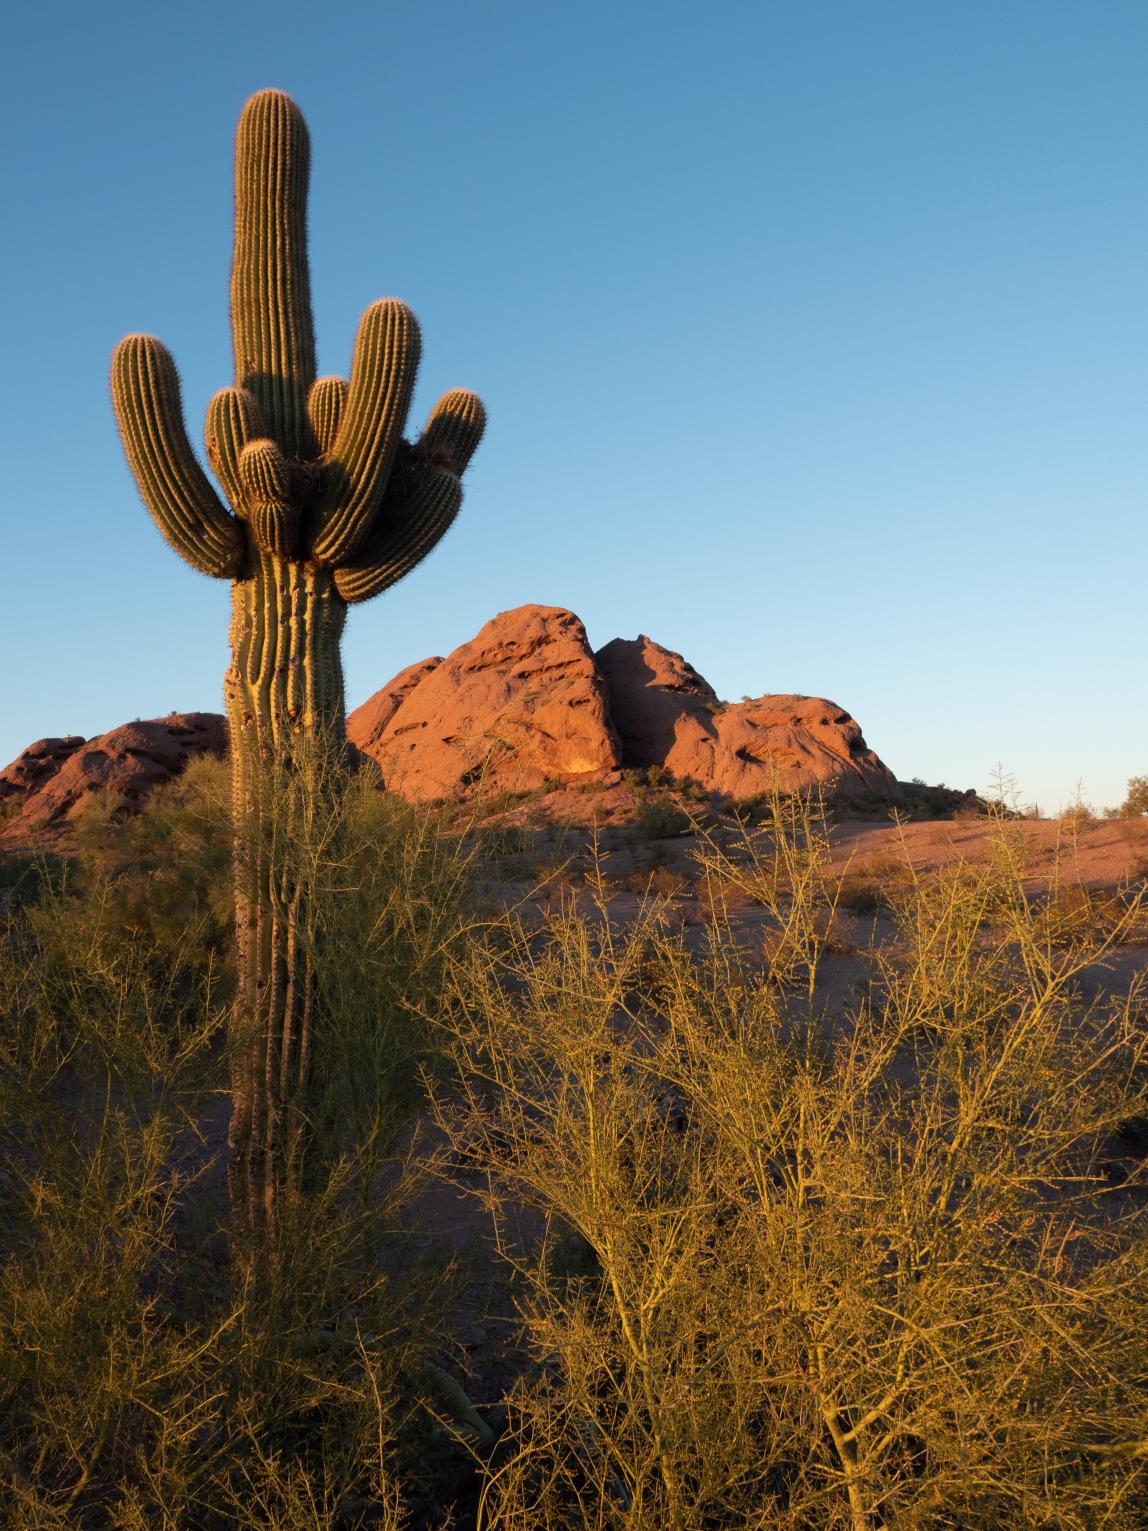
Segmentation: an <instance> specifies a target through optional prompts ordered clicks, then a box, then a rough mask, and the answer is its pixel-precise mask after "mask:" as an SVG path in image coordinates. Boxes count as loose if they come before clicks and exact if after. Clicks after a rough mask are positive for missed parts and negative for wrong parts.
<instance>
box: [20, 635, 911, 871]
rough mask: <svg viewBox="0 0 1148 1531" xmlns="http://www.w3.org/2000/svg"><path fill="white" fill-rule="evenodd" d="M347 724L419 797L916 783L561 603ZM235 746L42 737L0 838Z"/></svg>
mask: <svg viewBox="0 0 1148 1531" xmlns="http://www.w3.org/2000/svg"><path fill="white" fill-rule="evenodd" d="M347 735H348V739H349V741H350V743H351V744H352V745H354V746H356V747H357V749H358V750H359V751H361V752H362V754H363V755H365V756H367V757H368V758H370V759H371V760H373V761H375V763H376V764H377V765H378V766H379V767H380V769H381V771H382V773H383V779H384V781H385V782H386V784H387V786H388V787H390V788H391V789H392V790H393V791H396V792H399V793H401V794H402V795H403V796H404V797H407V798H410V799H412V800H414V801H428V800H432V799H436V798H443V797H451V796H454V795H457V794H460V793H471V792H474V791H481V792H483V793H485V794H492V793H496V792H501V791H511V792H528V791H533V790H534V789H535V788H538V787H541V786H543V785H544V784H548V783H549V784H554V785H559V784H562V783H577V782H580V781H587V780H593V779H595V778H599V779H601V778H608V777H609V776H610V774H611V773H613V772H616V771H617V770H618V768H619V767H620V766H633V767H638V768H643V769H644V768H648V767H651V766H657V767H661V768H662V769H663V770H664V771H666V772H667V773H668V774H669V775H671V776H674V777H679V778H690V779H692V780H693V781H695V782H697V783H698V784H699V785H700V786H702V787H704V788H705V789H706V790H707V791H710V792H714V793H720V794H722V795H723V796H726V797H731V798H746V797H752V796H753V795H754V794H755V793H758V792H764V791H769V790H771V789H773V788H774V787H776V788H777V789H779V790H780V791H783V792H791V791H797V790H802V789H806V788H810V787H820V788H824V789H825V790H827V791H831V792H833V793H834V795H835V796H838V797H840V798H844V799H848V798H849V797H850V796H857V795H859V794H861V793H864V792H870V793H873V794H875V795H876V796H878V797H880V798H883V799H886V800H888V801H890V802H896V801H898V800H899V799H900V798H901V797H902V795H903V792H902V789H901V788H900V787H899V786H898V783H897V781H896V779H895V778H894V776H893V774H892V772H891V771H889V770H888V769H887V768H886V766H885V765H884V764H883V763H882V762H881V761H880V760H879V759H878V757H877V756H876V755H875V754H874V753H873V751H872V750H871V749H869V747H868V745H867V744H866V743H865V740H864V738H863V737H862V735H861V730H860V728H859V727H858V725H857V723H856V722H855V721H854V719H853V718H852V717H850V715H849V713H847V712H846V711H845V710H844V709H843V708H841V707H838V706H837V705H836V703H834V702H829V701H826V700H825V699H824V698H822V697H808V696H790V695H783V696H760V697H758V698H757V699H756V700H753V701H748V700H747V701H744V702H738V703H736V704H732V705H731V704H727V703H724V702H721V701H719V700H718V697H717V694H716V692H715V691H714V689H713V687H712V686H711V685H710V684H709V682H708V681H707V680H706V679H705V678H704V677H703V676H701V675H699V674H698V672H697V671H696V670H695V669H694V667H693V665H691V664H690V663H689V662H688V661H687V660H686V659H684V658H683V657H682V656H681V655H680V654H676V653H674V652H673V650H672V649H667V648H663V647H662V645H661V644H660V643H655V642H654V641H653V640H652V639H650V638H647V637H645V636H644V635H643V636H640V637H638V638H633V639H623V638H615V639H614V640H613V641H612V642H610V643H607V644H606V645H605V646H604V647H603V648H601V649H599V650H598V652H597V654H594V653H592V652H591V650H590V646H589V644H588V642H587V640H586V630H585V628H584V627H583V626H582V623H581V622H580V621H579V619H578V618H577V617H576V616H575V615H574V613H573V612H572V611H566V610H564V609H563V608H562V607H558V606H520V607H518V608H517V609H516V610H514V611H506V612H502V613H501V614H500V615H499V616H497V617H495V618H493V620H492V621H490V622H488V623H487V624H486V626H485V627H483V628H482V630H481V631H480V632H479V633H478V634H477V635H476V636H475V637H474V638H472V639H471V640H470V642H469V643H464V644H463V645H462V646H461V647H460V648H457V649H455V651H454V653H453V654H450V655H449V656H448V657H447V658H445V659H442V658H439V657H437V656H436V657H433V658H430V659H424V660H420V661H419V663H418V664H413V665H408V667H407V668H406V669H405V670H402V671H400V672H399V674H398V675H396V676H395V677H394V679H393V680H391V681H390V682H388V684H387V685H385V686H384V687H383V688H382V690H380V691H377V692H375V694H374V695H373V696H372V697H371V698H370V699H369V700H368V701H366V702H364V704H363V705H362V706H361V707H359V708H357V709H356V710H355V711H354V712H352V713H351V715H350V717H349V718H348V719H347ZM225 747H226V731H225V724H224V720H223V718H221V717H219V716H218V715H217V714H215V713H187V714H173V715H172V716H171V717H168V718H158V719H154V720H152V721H150V722H146V723H128V724H125V725H124V726H123V727H122V728H115V729H112V731H111V732H110V733H107V734H102V735H101V736H100V737H99V738H96V739H90V740H88V741H86V742H85V741H84V740H83V739H80V738H78V737H76V736H71V737H69V738H63V739H41V740H39V741H38V742H37V743H36V744H33V745H31V746H30V747H29V748H28V749H27V750H25V751H24V753H23V754H22V755H21V756H20V757H19V758H18V759H17V760H15V761H13V762H12V764H11V765H10V766H9V767H8V768H7V770H5V771H3V772H0V804H2V805H4V813H5V815H6V819H7V823H6V826H5V829H4V835H3V839H4V841H5V842H7V843H9V844H11V843H15V842H18V841H19V840H20V839H21V838H25V837H27V835H28V834H29V833H32V832H35V831H37V830H40V829H44V828H52V827H53V826H57V825H61V824H64V823H66V822H67V821H68V820H69V819H71V818H72V817H74V816H75V814H76V813H78V812H80V811H81V810H82V808H83V804H84V802H85V801H86V800H87V799H88V798H90V797H91V795H92V794H93V793H95V792H97V791H100V790H102V789H108V790H110V791H111V792H112V793H114V794H115V795H116V797H117V798H118V799H119V801H120V802H121V803H122V804H123V805H124V806H126V807H131V806H133V805H134V804H135V803H137V802H138V801H139V799H140V798H141V797H142V796H143V795H144V794H145V793H146V792H147V791H149V790H150V788H151V787H153V786H155V785H156V784H157V783H158V782H161V781H166V780H168V779H169V778H170V777H172V776H174V775H176V774H177V773H178V772H179V771H180V770H181V769H182V767H183V764H184V762H185V761H186V760H187V758H188V757H189V756H190V755H192V754H199V753H201V752H203V751H204V750H211V751H214V752H215V753H222V751H223V750H224V749H225Z"/></svg>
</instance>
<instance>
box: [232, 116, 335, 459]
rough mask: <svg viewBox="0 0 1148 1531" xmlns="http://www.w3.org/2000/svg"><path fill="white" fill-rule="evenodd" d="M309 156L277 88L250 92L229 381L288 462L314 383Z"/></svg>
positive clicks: (241, 151) (297, 121)
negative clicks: (243, 391)
mask: <svg viewBox="0 0 1148 1531" xmlns="http://www.w3.org/2000/svg"><path fill="white" fill-rule="evenodd" d="M310 159H311V149H310V142H309V139H308V135H307V125H306V123H305V122H304V121H303V117H302V114H301V112H300V111H299V108H298V107H297V106H296V105H295V103H294V102H293V101H292V100H291V98H290V97H289V96H286V95H284V94H283V92H282V91H280V90H261V91H260V92H259V93H258V94H257V95H254V96H252V97H251V99H250V101H248V103H247V105H246V106H245V107H244V108H243V113H242V115H241V117H240V119H239V129H238V131H237V133H236V136H235V252H234V256H233V259H232V266H231V337H232V344H233V346H234V350H235V381H236V383H237V384H239V385H240V386H241V387H244V388H247V389H249V390H250V391H251V392H252V393H253V394H254V395H255V397H256V399H257V400H258V401H259V406H260V408H261V410H262V411H263V415H264V418H265V420H266V422H267V427H268V430H269V433H270V434H271V435H272V436H274V438H275V440H276V441H277V442H278V443H279V445H280V446H281V447H282V449H283V451H284V453H285V454H286V455H287V456H288V457H298V458H306V457H310V456H312V455H313V453H314V440H313V437H312V432H311V422H310V419H309V418H308V415H307V407H306V401H307V391H308V389H309V388H310V387H311V384H312V383H313V382H314V380H315V333H314V328H313V325H312V319H311V280H310V274H309V271H308V266H307V180H308V175H309V170H310Z"/></svg>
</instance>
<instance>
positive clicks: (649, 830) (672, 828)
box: [632, 797, 694, 840]
mask: <svg viewBox="0 0 1148 1531" xmlns="http://www.w3.org/2000/svg"><path fill="white" fill-rule="evenodd" d="M693 828H694V822H693V820H692V819H691V818H690V816H689V814H688V813H687V812H686V811H685V809H684V808H679V807H678V805H677V804H676V803H675V802H673V801H672V799H670V798H668V797H663V798H656V799H654V800H653V801H652V802H645V803H639V804H638V810H637V813H636V814H635V816H634V822H633V825H632V834H633V836H634V838H635V839H636V840H669V839H673V838H675V837H677V836H678V835H688V834H690V833H691V832H692V830H693Z"/></svg>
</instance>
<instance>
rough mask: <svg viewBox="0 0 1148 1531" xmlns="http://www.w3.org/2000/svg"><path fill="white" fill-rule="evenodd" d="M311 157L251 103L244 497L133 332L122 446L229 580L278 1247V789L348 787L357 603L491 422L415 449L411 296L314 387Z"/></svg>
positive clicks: (238, 383) (297, 1040)
mask: <svg viewBox="0 0 1148 1531" xmlns="http://www.w3.org/2000/svg"><path fill="white" fill-rule="evenodd" d="M309 159H310V149H309V142H308V135H307V128H306V124H305V123H304V121H303V118H302V116H301V114H300V113H299V110H298V108H297V107H296V106H295V104H294V102H293V101H291V100H290V98H289V97H287V96H286V95H284V94H283V93H282V92H281V91H276V90H265V91H260V92H259V94H257V95H255V96H253V97H252V98H251V100H250V101H248V102H247V104H246V106H245V107H244V109H243V113H242V115H241V117H240V120H239V128H238V132H237V135H236V146H235V250H234V259H233V262H232V268H231V331H232V342H233V347H234V353H235V383H234V386H232V387H230V388H224V389H222V390H221V391H220V392H219V393H217V394H216V395H215V397H214V398H213V399H212V400H211V403H210V405H209V406H208V411H207V423H206V438H207V456H208V460H209V462H210V464H211V467H212V470H213V472H214V474H215V476H216V478H217V479H218V481H219V484H220V486H221V487H222V489H223V491H224V494H225V495H226V498H227V501H228V502H229V505H230V508H228V507H227V506H225V505H224V504H223V502H222V501H221V500H220V498H219V496H218V495H217V494H216V492H215V490H214V489H213V487H212V485H211V483H210V481H209V480H208V478H207V475H206V474H205V473H204V471H203V469H202V468H201V467H200V465H199V463H198V461H197V459H196V457H195V454H194V453H193V451H192V449H191V445H190V443H189V441H188V438H187V432H186V429H185V426H184V423H183V413H182V408H181V404H180V394H179V379H178V376H177V374H176V369H175V365H174V363H173V361H172V359H171V356H170V355H169V353H168V351H167V350H166V349H165V347H164V346H163V345H161V344H160V342H159V341H158V340H156V339H155V338H154V337H153V336H150V335H129V336H128V337H127V338H126V339H125V340H123V341H121V342H120V344H119V345H118V346H117V348H116V351H115V355H114V358H113V362H112V398H113V403H114V407H115V413H116V420H117V423H118V425H119V430H120V436H121V438H122V441H123V445H124V450H125V452H126V454H127V458H128V462H129V464H130V465H131V468H132V471H133V473H134V474H135V478H136V482H137V484H138V486H139V490H140V493H141V495H142V497H143V500H144V503H145V504H146V505H147V508H148V510H149V511H150V512H151V514H152V516H153V518H154V520H155V522H156V525H157V526H158V527H159V529H160V531H161V532H162V533H163V535H164V537H165V538H166V539H167V541H168V542H169V543H170V544H171V545H172V547H174V548H175V550H176V551H177V552H178V553H180V554H181V555H182V556H183V557H184V558H185V559H186V560H187V562H188V563H190V564H191V565H192V567H193V568H196V569H198V570H200V571H201V572H202V573H204V574H211V575H214V576H216V577H217V578H223V579H226V578H230V579H231V580H232V582H233V583H232V615H231V631H230V638H231V664H230V667H229V669H228V672H227V677H226V680H225V684H224V691H225V696H226V703H227V715H228V724H229V729H230V738H231V761H232V783H233V813H234V827H235V840H234V845H235V894H236V938H237V961H238V971H239V987H238V994H237V1000H236V1012H235V1028H236V1037H235V1042H236V1045H235V1047H234V1050H233V1057H234V1064H233V1079H232V1088H233V1099H232V1121H231V1135H230V1145H231V1184H232V1195H233V1200H234V1202H235V1203H236V1205H237V1208H238V1210H239V1211H240V1213H241V1215H242V1216H244V1217H245V1218H246V1219H247V1220H248V1222H249V1225H250V1227H251V1229H252V1231H253V1232H254V1233H256V1234H259V1233H260V1232H262V1233H263V1234H264V1235H265V1236H266V1237H267V1238H269V1239H270V1240H272V1241H273V1238H274V1232H275V1227H276V1218H277V1203H278V1199H279V1194H280V1191H281V1189H282V1187H283V1185H284V1183H285V1177H287V1178H289V1169H288V1166H289V1165H290V1164H291V1163H293V1162H294V1160H295V1158H296V1157H297V1155H296V1152H295V1151H296V1149H297V1148H298V1146H299V1144H300V1140H301V1135H302V1133H303V1124H304V1122H305V1116H306V1104H305V1102H306V1092H307V1085H308V1078H309V1076H310V1074H311V1071H312V1064H313V1058H312V1052H313V1040H314V1029H315V1011H316V984H315V974H314V971H313V961H312V959H313V953H312V949H311V944H310V940H309V924H308V920H309V914H308V908H307V886H306V879H305V878H304V877H302V876H300V875H299V874H298V872H297V871H296V870H295V869H293V866H292V863H291V859H290V856H289V855H288V853H287V851H286V849H285V842H289V841H290V838H291V836H290V827H289V826H288V831H287V834H286V835H284V834H283V832H282V826H281V825H280V828H279V831H278V832H277V833H271V832H270V831H269V829H268V826H269V825H270V824H271V823H272V821H273V819H274V817H275V815H276V814H280V815H281V811H282V810H281V804H280V803H279V802H274V803H273V802H272V801H270V798H271V796H272V795H273V794H274V795H275V796H276V797H278V796H279V795H280V793H281V789H282V787H283V785H284V783H287V782H289V781H290V780H291V779H292V778H293V779H294V780H295V781H296V783H297V784H298V783H299V782H300V781H301V780H302V781H303V787H304V789H305V790H312V791H320V792H327V793H330V792H332V791H333V790H336V788H335V783H337V781H338V778H339V774H340V771H341V769H342V762H343V757H344V751H345V745H346V738H345V729H344V706H343V680H342V667H341V662H340V657H339V640H340V635H341V633H342V630H343V624H344V620H345V617H346V610H347V606H348V605H349V604H353V603H356V602H359V601H365V600H368V599H370V597H371V596H374V595H377V594H378V593H379V592H380V591H382V590H385V589H387V588H388V586H390V585H392V584H394V583H395V581H396V580H399V579H401V578H402V577H403V575H404V574H407V573H409V571H410V570H411V569H413V568H414V566H415V565H416V564H417V563H418V562H419V561H420V560H421V559H422V558H424V557H425V556H426V555H427V553H429V552H430V550H431V549H432V548H433V547H434V546H435V544H436V543H437V542H438V540H439V539H440V538H441V537H442V535H443V534H444V532H445V531H446V530H447V528H448V527H449V526H450V524H451V522H452V521H453V519H454V517H455V515H456V514H457V512H458V508H459V505H460V504H461V500H462V490H461V486H460V484H459V477H460V475H461V474H462V472H463V470H464V469H465V467H466V465H467V463H468V462H469V460H470V457H471V455H472V454H473V452H474V450H475V448H476V447H477V445H478V442H479V439H480V437H481V436H482V432H483V426H484V423H485V415H484V411H483V407H482V404H481V402H480V401H479V400H478V399H477V398H476V397H475V395H474V394H471V393H467V392H464V391H462V390H454V391H452V392H450V393H447V394H445V395H444V396H443V397H442V398H441V399H440V400H439V402H438V404H437V405H436V406H435V408H434V409H433V410H432V411H431V415H430V418H429V420H428V421H427V424H426V428H425V430H424V431H423V434H422V436H421V437H420V438H419V439H418V440H417V441H416V442H414V443H413V444H412V443H409V442H407V441H405V440H404V439H403V436H402V432H403V430H404V427H405V423H406V416H407V410H408V408H409V404H410V398H411V391H412V389H413V387H414V379H415V369H416V367H417V365H418V358H419V331H418V325H417V324H416V322H415V319H414V315H413V314H412V313H411V312H410V310H409V309H408V308H407V307H406V306H405V305H404V304H402V303H400V302H398V301H396V300H394V299H384V300H383V301H381V302H377V303H373V304H372V305H371V306H370V307H369V308H368V309H367V310H366V312H365V313H364V315H363V317H362V319H361V321H360V324H359V330H358V335H357V337H356V341H355V348H354V356H353V359H352V364H351V375H350V380H349V383H348V382H344V381H343V379H341V378H335V377H325V378H319V379H318V380H316V378H315V341H314V333H313V328H312V321H311V303H310V277H309V272H308V266H307V228H306V200H307V180H308V167H309ZM304 763H305V770H304ZM300 773H302V776H301V774H300ZM303 777H305V780H303ZM287 795H288V797H290V796H291V793H290V792H288V794H287ZM277 847H278V848H277Z"/></svg>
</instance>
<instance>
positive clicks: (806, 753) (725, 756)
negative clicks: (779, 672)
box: [662, 696, 900, 801]
mask: <svg viewBox="0 0 1148 1531" xmlns="http://www.w3.org/2000/svg"><path fill="white" fill-rule="evenodd" d="M662 763H663V764H664V766H665V768H666V770H667V771H669V772H670V773H671V774H672V775H674V776H688V777H692V778H693V779H694V780H695V781H698V782H700V783H701V784H702V786H703V787H706V788H708V789H709V790H710V791H712V792H721V793H724V794H726V795H727V796H729V797H733V798H743V797H752V796H753V795H754V794H755V793H758V792H768V791H771V790H773V788H774V787H776V788H777V789H778V790H779V791H781V792H800V791H804V790H806V789H808V788H811V787H812V788H821V789H823V790H825V791H826V792H831V793H833V794H834V795H835V796H838V797H842V798H848V797H855V796H857V795H859V794H860V793H862V792H866V791H869V792H873V793H876V795H877V796H878V797H883V798H886V799H888V800H889V801H896V800H897V798H898V797H899V795H900V791H899V788H898V786H897V779H896V777H895V776H894V775H893V773H892V771H890V770H889V768H888V766H886V765H885V764H884V763H883V762H882V761H881V760H879V759H878V757H877V756H876V755H875V754H874V753H873V751H872V750H871V749H870V748H869V746H868V745H867V744H866V743H865V740H864V738H863V737H862V734H861V729H860V728H859V726H858V725H857V723H856V722H855V721H854V720H853V718H851V717H850V715H849V714H848V713H847V712H846V711H845V710H844V709H843V708H841V707H838V706H837V704H836V703H835V702H830V701H826V699H825V698H824V697H818V696H759V697H757V698H755V699H754V700H753V701H748V702H737V703H734V704H732V705H730V706H726V707H723V708H721V709H720V710H719V711H717V712H715V713H713V714H712V715H711V714H708V713H707V714H706V716H705V718H704V720H702V719H697V718H690V719H689V720H688V721H687V722H685V723H684V724H683V725H682V726H681V727H679V729H678V731H677V734H676V736H675V739H674V743H673V747H672V748H671V749H670V750H669V752H668V753H667V755H666V758H665V760H664V761H663V762H662Z"/></svg>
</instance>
